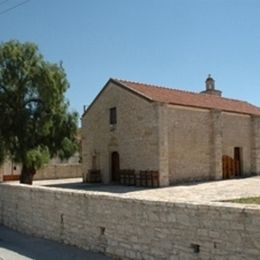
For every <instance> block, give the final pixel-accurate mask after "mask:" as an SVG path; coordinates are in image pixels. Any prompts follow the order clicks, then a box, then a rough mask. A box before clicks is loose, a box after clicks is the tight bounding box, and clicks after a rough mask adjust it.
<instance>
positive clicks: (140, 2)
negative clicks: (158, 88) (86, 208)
mask: <svg viewBox="0 0 260 260" xmlns="http://www.w3.org/2000/svg"><path fill="white" fill-rule="evenodd" d="M21 2H23V1H22V0H8V1H0V24H1V27H0V41H1V42H4V41H8V40H10V39H18V40H20V41H33V42H35V43H37V44H38V46H39V48H40V51H41V52H42V53H43V55H44V56H45V58H46V59H47V60H49V61H52V62H59V61H61V60H62V61H63V65H64V68H65V70H66V72H67V76H68V79H69V82H70V84H71V87H70V89H69V91H68V93H67V98H68V99H69V101H70V104H71V108H72V109H74V110H77V111H78V112H79V113H80V114H82V109H83V105H88V104H90V103H91V101H92V100H93V99H94V97H95V96H96V95H97V93H98V92H99V91H100V89H101V88H102V87H103V85H104V84H105V83H106V81H107V80H108V79H109V78H110V77H114V78H121V79H128V80H133V81H140V82H145V83H153V84H158V85H164V86H169V87H175V88H180V89H184V90H190V91H196V92H197V91H201V90H203V89H204V81H205V79H206V77H207V75H208V74H209V73H211V74H212V76H213V78H214V79H215V80H216V86H217V88H218V89H220V90H222V91H223V95H224V96H226V97H231V98H236V99H242V100H247V101H249V102H251V103H254V104H256V105H258V106H260V92H259V87H260V80H259V77H260V29H259V28H260V15H259V14H260V1H259V0H31V1H29V2H28V3H26V4H24V5H22V6H20V7H19V8H16V9H14V10H12V11H10V12H7V13H5V14H1V11H3V10H5V9H7V8H9V7H12V6H14V5H16V4H19V3H21Z"/></svg>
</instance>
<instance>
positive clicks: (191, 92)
mask: <svg viewBox="0 0 260 260" xmlns="http://www.w3.org/2000/svg"><path fill="white" fill-rule="evenodd" d="M112 79H113V80H115V81H119V82H121V83H130V84H131V83H132V84H138V85H143V86H147V87H153V88H160V89H168V90H174V91H180V92H185V93H189V94H199V93H197V92H193V91H189V90H182V89H178V88H172V87H166V86H161V85H155V84H151V83H143V82H138V81H133V80H125V79H118V78H112Z"/></svg>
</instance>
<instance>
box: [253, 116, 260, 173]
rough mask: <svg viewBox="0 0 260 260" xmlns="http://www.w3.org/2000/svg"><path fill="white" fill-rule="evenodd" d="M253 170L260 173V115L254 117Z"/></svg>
mask: <svg viewBox="0 0 260 260" xmlns="http://www.w3.org/2000/svg"><path fill="white" fill-rule="evenodd" d="M252 172H253V173H254V174H257V175H260V117H259V116H258V117H257V116H255V117H253V118H252Z"/></svg>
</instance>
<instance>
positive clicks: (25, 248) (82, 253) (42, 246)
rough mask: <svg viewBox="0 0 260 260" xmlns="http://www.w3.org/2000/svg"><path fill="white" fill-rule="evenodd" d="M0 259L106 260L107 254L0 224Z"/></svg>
mask: <svg viewBox="0 0 260 260" xmlns="http://www.w3.org/2000/svg"><path fill="white" fill-rule="evenodd" d="M0 259H8V260H12V259H13V260H25V259H37V260H46V259H48V260H52V259H53V260H56V259H62V260H69V259H97V260H108V259H111V258H109V257H107V256H104V255H101V254H96V253H92V252H89V251H86V250H82V249H79V248H77V247H73V246H68V245H63V244H61V243H57V242H54V241H50V240H46V239H41V238H36V237H32V236H29V235H25V234H21V233H19V232H16V231H14V230H11V229H9V228H6V227H4V226H1V225H0Z"/></svg>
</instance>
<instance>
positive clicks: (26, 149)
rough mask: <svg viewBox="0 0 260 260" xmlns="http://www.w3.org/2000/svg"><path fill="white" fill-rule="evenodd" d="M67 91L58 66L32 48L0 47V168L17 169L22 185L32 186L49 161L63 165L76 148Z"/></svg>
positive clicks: (28, 45)
mask: <svg viewBox="0 0 260 260" xmlns="http://www.w3.org/2000/svg"><path fill="white" fill-rule="evenodd" d="M68 88H69V83H68V81H67V79H66V74H65V71H64V69H63V67H62V65H61V64H54V63H50V62H47V61H46V60H45V59H44V58H43V56H42V55H41V54H40V52H39V50H38V47H37V45H35V44H34V43H29V42H28V43H20V42H18V41H9V42H6V43H2V44H1V45H0V163H2V162H3V161H4V159H5V158H9V159H12V160H13V161H14V162H16V163H21V164H22V172H21V177H20V182H21V183H27V184H31V183H32V180H33V175H34V174H35V173H36V170H37V169H39V168H40V167H41V166H43V164H45V163H47V162H48V160H49V159H50V158H53V157H55V156H59V157H60V158H61V159H67V158H69V157H70V156H71V155H72V154H74V153H75V151H76V150H77V148H78V147H77V141H76V132H77V122H78V115H77V113H75V112H69V108H68V107H69V103H68V101H67V100H66V98H65V96H64V95H65V92H66V90H67V89H68Z"/></svg>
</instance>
